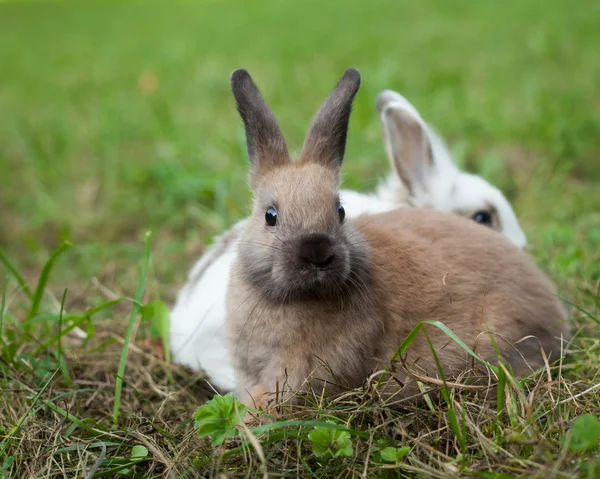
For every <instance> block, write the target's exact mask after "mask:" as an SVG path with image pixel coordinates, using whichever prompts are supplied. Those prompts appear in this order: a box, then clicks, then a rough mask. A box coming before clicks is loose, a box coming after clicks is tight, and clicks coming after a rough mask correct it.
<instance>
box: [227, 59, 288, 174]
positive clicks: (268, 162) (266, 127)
mask: <svg viewBox="0 0 600 479" xmlns="http://www.w3.org/2000/svg"><path fill="white" fill-rule="evenodd" d="M231 90H232V91H233V96H234V97H235V100H236V102H237V109H238V112H239V113H240V116H241V117H242V120H243V121H244V127H245V128H246V143H247V145H248V156H249V157H250V162H251V163H252V175H251V179H252V181H254V180H255V179H256V178H257V177H258V176H261V175H264V174H265V173H266V172H267V171H269V170H271V169H273V168H275V167H277V166H279V165H281V164H284V163H287V162H288V161H289V155H288V150H287V146H286V145H285V140H284V139H283V135H282V133H281V130H280V129H279V125H278V124H277V120H275V116H274V115H273V112H272V111H271V110H270V109H269V107H268V106H267V104H266V103H265V100H264V99H263V97H262V95H261V94H260V92H259V91H258V88H256V85H255V84H254V82H253V81H252V77H251V76H250V74H249V73H248V72H247V71H246V70H243V69H239V70H235V71H234V72H233V73H232V74H231Z"/></svg>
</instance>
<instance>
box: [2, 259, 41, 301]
mask: <svg viewBox="0 0 600 479" xmlns="http://www.w3.org/2000/svg"><path fill="white" fill-rule="evenodd" d="M0 262H2V264H3V265H4V266H5V267H6V269H8V271H10V272H11V274H12V275H13V276H14V277H15V279H16V280H17V283H19V286H20V287H21V289H22V290H23V291H25V294H26V295H27V296H29V299H33V293H32V292H31V288H30V287H29V285H28V284H27V282H26V281H25V280H24V279H23V277H22V276H21V275H20V274H19V272H18V271H17V268H15V267H14V266H13V265H12V263H11V262H10V261H9V260H8V258H7V257H6V255H5V254H4V251H2V248H0Z"/></svg>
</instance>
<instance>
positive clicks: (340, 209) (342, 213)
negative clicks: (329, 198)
mask: <svg viewBox="0 0 600 479" xmlns="http://www.w3.org/2000/svg"><path fill="white" fill-rule="evenodd" d="M337 210H338V215H339V217H340V223H341V222H342V221H344V218H345V217H346V210H345V209H344V207H343V206H342V205H338V207H337Z"/></svg>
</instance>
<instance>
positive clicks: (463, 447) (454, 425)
mask: <svg viewBox="0 0 600 479" xmlns="http://www.w3.org/2000/svg"><path fill="white" fill-rule="evenodd" d="M424 334H425V339H426V340H427V344H428V345H429V349H430V350H431V355H432V356H433V360H434V361H435V365H436V367H437V370H438V372H439V374H440V377H441V378H442V382H443V384H444V385H443V387H442V389H441V390H440V393H441V395H442V397H443V398H444V401H446V404H447V405H448V421H449V422H450V428H451V429H452V432H453V433H454V436H455V437H456V439H458V443H459V445H460V451H461V454H462V456H463V457H466V454H467V440H466V438H465V435H464V434H463V430H462V429H461V427H460V424H459V423H458V416H457V415H456V409H455V408H454V405H453V402H452V401H451V400H450V389H449V388H448V384H447V383H446V375H445V374H444V368H443V367H442V364H441V363H440V359H439V358H438V355H437V352H436V351H435V348H434V346H433V343H432V342H431V340H430V339H429V335H428V334H427V332H424Z"/></svg>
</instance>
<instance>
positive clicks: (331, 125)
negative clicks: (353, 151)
mask: <svg viewBox="0 0 600 479" xmlns="http://www.w3.org/2000/svg"><path fill="white" fill-rule="evenodd" d="M359 87H360V73H359V72H358V70H356V69H354V68H348V69H347V70H346V71H345V72H344V74H343V75H342V77H341V78H340V81H339V82H338V84H337V85H336V86H335V88H334V89H333V91H332V92H331V93H330V94H329V96H328V97H327V99H326V100H325V101H324V102H323V104H322V105H321V107H320V108H319V110H318V111H317V113H316V115H315V117H314V118H313V121H312V123H311V125H310V128H309V130H308V133H307V135H306V139H305V140H304V146H303V147H302V154H301V159H302V161H312V162H315V163H320V164H322V165H324V166H327V167H329V168H333V169H334V170H336V171H339V169H340V167H341V165H342V160H343V159H344V151H345V149H346V136H347V134H348V122H349V121H350V112H351V111H352V101H353V100H354V96H355V95H356V93H357V92H358V89H359Z"/></svg>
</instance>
